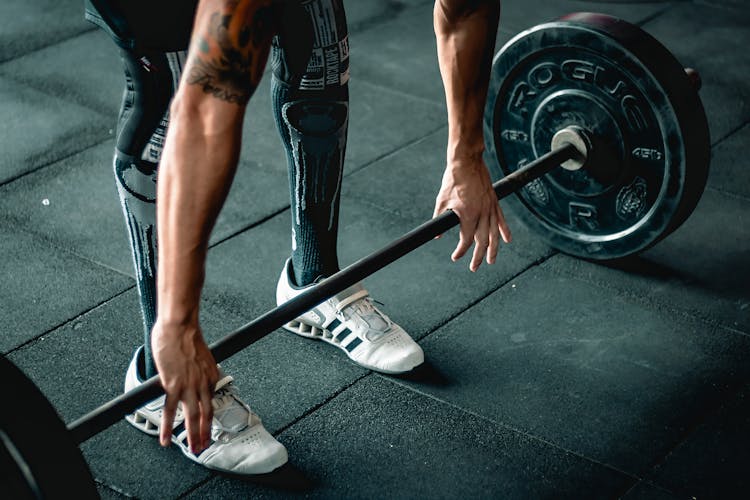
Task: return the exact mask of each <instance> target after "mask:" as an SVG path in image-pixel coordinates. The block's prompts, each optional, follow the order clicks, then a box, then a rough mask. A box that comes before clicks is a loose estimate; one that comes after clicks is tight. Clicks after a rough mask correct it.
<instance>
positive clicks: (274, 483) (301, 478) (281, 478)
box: [219, 462, 316, 493]
mask: <svg viewBox="0 0 750 500" xmlns="http://www.w3.org/2000/svg"><path fill="white" fill-rule="evenodd" d="M219 475H220V476H223V477H228V478H230V479H233V480H238V481H242V482H244V483H249V484H254V485H258V486H265V487H268V488H273V489H275V490H284V491H287V492H289V493H308V492H310V491H312V490H313V489H314V488H315V486H316V483H315V481H313V480H312V479H310V478H308V477H307V476H305V474H304V473H303V472H302V471H301V470H300V469H298V468H297V467H295V466H294V465H292V464H291V463H289V462H287V463H286V464H284V465H282V466H281V467H279V468H278V469H276V470H275V471H273V472H269V473H268V474H257V475H253V476H243V475H238V474H231V473H225V472H223V473H219Z"/></svg>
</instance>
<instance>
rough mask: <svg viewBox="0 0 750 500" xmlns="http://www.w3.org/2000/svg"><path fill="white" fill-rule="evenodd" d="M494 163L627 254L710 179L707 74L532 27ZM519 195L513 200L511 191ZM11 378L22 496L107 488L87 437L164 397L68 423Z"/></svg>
mask: <svg viewBox="0 0 750 500" xmlns="http://www.w3.org/2000/svg"><path fill="white" fill-rule="evenodd" d="M491 71H492V73H491V79H490V88H489V92H488V98H487V106H486V109H485V117H484V135H485V143H486V146H487V148H486V161H487V164H488V166H489V168H490V170H491V171H492V174H493V177H494V178H498V180H497V181H496V182H495V183H494V184H493V187H494V189H495V192H496V193H497V196H498V198H499V199H502V198H506V199H508V200H509V201H510V203H511V204H512V205H513V206H514V207H515V208H516V209H517V210H516V212H517V213H518V214H519V215H520V217H521V218H522V220H523V221H524V222H525V223H526V224H527V225H528V226H529V227H530V228H531V229H532V230H534V231H536V232H537V233H538V234H539V235H540V236H541V237H542V238H543V239H544V240H546V241H547V242H548V243H549V244H550V245H551V246H552V247H554V248H557V249H558V250H560V251H562V252H565V253H567V254H570V255H574V256H578V257H583V258H587V259H593V260H611V259H620V258H624V257H627V256H629V255H633V254H636V253H638V252H641V251H643V250H644V249H646V248H649V247H650V246H652V245H654V244H655V243H657V242H658V241H660V240H661V239H662V238H664V237H666V236H667V235H668V234H669V233H671V232H672V231H674V230H675V229H676V228H677V227H679V226H680V225H681V224H682V223H683V222H684V221H685V220H686V219H687V217H688V216H689V215H690V213H691V212H692V211H693V209H694V208H695V206H696V204H697V202H698V200H699V198H700V195H701V193H702V192H703V190H704V188H705V183H706V178H707V175H708V163H709V152H710V143H709V134H708V125H707V121H706V116H705V112H704V110H703V107H702V104H701V102H700V99H699V97H698V92H697V91H698V88H699V87H700V77H699V75H698V74H697V73H696V72H695V71H693V70H685V69H684V68H683V67H682V66H681V65H680V64H679V62H678V61H677V60H676V59H675V58H674V56H673V55H672V54H670V52H669V51H668V50H667V49H666V48H665V47H664V46H663V45H661V44H660V43H659V42H658V41H657V40H655V39H654V38H653V37H651V36H650V35H649V34H647V33H646V32H644V31H643V30H641V29H640V28H638V27H636V26H633V25H631V24H628V23H626V22H624V21H622V20H619V19H616V18H613V17H610V16H605V15H602V14H591V13H577V14H570V15H568V16H565V17H563V18H560V19H558V20H556V21H553V22H550V23H546V24H542V25H539V26H536V27H534V28H531V29H529V30H527V31H524V32H522V33H520V34H519V35H517V36H516V37H514V38H513V39H512V40H510V41H509V42H508V43H507V44H506V45H505V46H504V47H503V48H502V49H501V50H500V51H499V52H498V53H497V55H496V56H495V58H494V60H493V63H492V70H491ZM512 194H514V195H515V196H510V195H512ZM458 223H459V219H458V216H456V214H455V213H453V212H451V211H447V212H445V213H443V214H441V215H439V216H438V217H435V218H434V219H431V220H429V221H427V222H425V223H423V224H421V225H420V226H418V227H417V228H415V229H413V230H412V231H410V232H408V233H407V234H405V235H403V236H402V237H400V238H398V239H397V240H395V241H393V242H392V243H390V244H388V245H387V246H385V247H384V248H382V249H380V250H378V251H376V252H374V253H372V254H370V255H368V256H366V257H364V258H362V259H360V260H358V261H357V262H355V263H353V264H352V265H350V266H348V267H346V268H345V269H343V270H341V271H340V272H338V273H336V274H334V275H332V276H330V277H328V278H326V279H325V280H323V281H321V282H320V283H318V284H317V285H315V286H313V287H311V288H310V289H309V290H307V291H305V292H304V293H302V294H300V295H299V296H297V297H295V298H294V299H292V300H290V301H288V302H286V303H284V304H282V305H280V306H278V307H276V308H274V309H271V310H270V311H268V312H266V313H265V314H263V315H261V316H259V317H258V318H256V319H255V320H253V321H251V322H250V323H248V324H246V325H245V326H243V327H241V328H239V329H238V330H236V331H234V332H232V333H230V334H228V335H227V336H225V337H224V338H222V339H221V340H219V341H218V342H216V343H214V344H212V345H211V346H210V348H211V351H212V353H213V355H214V357H215V358H216V360H217V361H218V362H220V361H223V360H224V359H227V358H228V357H230V356H232V355H233V354H235V353H237V352H239V351H240V350H242V349H244V348H246V347H247V346H249V345H250V344H252V343H254V342H256V341H257V340H259V339H261V338H263V337H264V336H266V335H267V334H269V333H270V332H272V331H274V330H277V329H278V328H280V327H281V326H282V325H284V324H285V323H287V322H289V321H291V320H293V319H294V318H296V317H297V316H300V315H301V314H303V313H305V312H306V311H308V310H309V309H311V308H313V307H315V306H316V305H318V304H319V303H321V302H323V301H324V300H326V299H328V298H329V297H331V296H333V295H335V294H336V293H339V292H341V291H342V290H344V289H346V288H348V287H350V286H351V285H353V284H355V283H357V282H359V281H361V280H363V279H364V278H366V277H367V276H370V275H371V274H373V273H375V272H376V271H378V270H380V269H382V268H383V267H385V266H387V265H389V264H391V263H392V262H394V261H396V260H398V259H399V258H401V257H403V256H404V255H406V254H408V253H409V252H411V251H412V250H414V249H416V248H418V247H420V246H422V245H423V244H425V243H426V242H428V241H430V240H432V239H434V238H435V236H437V235H440V234H442V233H444V232H446V231H448V230H449V229H451V228H452V227H454V226H456V225H458ZM0 376H1V377H2V380H3V383H4V385H5V386H6V387H8V389H7V390H6V395H5V397H6V398H8V400H9V401H23V402H24V405H25V407H24V411H23V412H11V411H3V412H0V441H2V447H0V466H2V470H3V471H4V472H3V473H4V475H5V476H7V477H6V481H5V483H4V488H5V489H6V491H7V492H10V495H11V497H13V498H15V497H19V498H23V497H31V498H56V497H62V496H65V497H70V496H71V495H74V496H75V497H76V498H88V497H96V496H97V493H96V488H95V486H94V481H93V479H92V477H91V473H90V471H89V469H88V466H87V465H86V462H85V460H84V459H83V456H82V455H81V452H80V450H79V448H78V445H79V444H80V443H82V442H84V441H86V440H87V439H89V438H91V437H92V436H94V435H95V434H97V433H99V432H101V431H103V430H105V429H107V428H108V427H110V426H111V425H113V424H114V423H115V422H117V421H119V420H120V419H122V418H123V417H124V416H125V415H127V414H130V413H132V412H133V411H134V410H135V409H136V408H138V407H140V406H142V405H144V404H146V403H147V402H149V401H151V400H153V399H155V398H157V397H159V396H160V395H161V394H163V390H162V388H161V385H160V383H159V379H158V377H153V378H151V379H149V380H148V381H146V382H145V383H144V384H142V385H140V386H139V387H137V388H136V389H133V390H131V391H129V392H127V393H125V394H122V395H120V396H118V397H116V398H114V399H113V400H111V401H109V402H107V403H105V404H104V405H102V406H100V407H99V408H96V409H95V410H93V411H91V412H90V413H88V414H86V415H84V416H82V417H81V418H79V419H77V420H75V421H74V422H72V423H70V424H69V425H67V426H66V425H65V424H64V423H63V422H62V420H60V418H59V416H58V415H57V413H56V411H55V410H54V408H53V407H52V405H51V404H50V403H49V401H48V400H47V399H46V398H45V397H44V395H43V394H42V393H41V391H40V390H39V389H38V388H37V387H36V386H35V385H34V384H33V382H31V380H29V379H28V378H27V377H26V376H25V375H24V374H23V373H22V372H21V371H20V370H19V369H18V368H17V367H15V366H14V365H13V364H12V363H11V362H10V361H8V360H7V359H6V358H4V357H2V358H0Z"/></svg>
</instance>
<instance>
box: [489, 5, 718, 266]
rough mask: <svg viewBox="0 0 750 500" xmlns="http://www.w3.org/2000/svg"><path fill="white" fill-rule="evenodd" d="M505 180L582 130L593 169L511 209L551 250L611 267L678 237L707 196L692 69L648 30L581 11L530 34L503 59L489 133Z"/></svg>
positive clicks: (522, 195)
mask: <svg viewBox="0 0 750 500" xmlns="http://www.w3.org/2000/svg"><path fill="white" fill-rule="evenodd" d="M484 125H485V126H484V135H485V143H486V146H487V162H488V165H489V167H490V169H491V171H492V174H493V176H494V177H495V178H496V179H497V178H500V177H502V176H504V175H507V174H509V173H510V172H512V171H514V170H516V169H517V168H519V167H520V166H521V165H523V164H524V163H527V162H529V161H531V160H533V159H534V158H536V157H538V156H541V155H542V154H544V153H546V152H548V151H549V150H550V142H551V139H552V136H553V135H554V133H555V132H556V131H557V130H559V129H561V128H564V127H566V126H570V125H577V126H579V127H581V128H583V129H584V130H586V131H588V132H589V133H590V134H591V135H592V136H593V137H594V138H595V140H594V144H595V146H594V152H593V154H592V155H591V157H590V158H589V162H587V166H586V168H585V169H582V170H578V171H573V172H571V171H567V170H563V169H556V170H555V171H553V172H551V173H549V174H547V175H546V176H545V177H543V178H541V179H538V180H536V181H533V182H532V183H530V184H529V185H527V186H526V187H524V188H523V189H522V190H520V191H519V192H518V193H516V194H517V196H514V197H509V198H508V199H509V200H510V203H511V204H512V205H514V206H515V207H517V208H520V207H519V205H518V202H520V204H521V205H522V209H521V210H516V212H518V213H519V215H520V217H521V218H522V219H523V220H524V222H525V223H526V224H527V225H529V226H530V227H531V228H532V229H534V230H535V231H536V232H537V233H539V234H540V235H541V236H542V237H543V238H544V239H545V240H547V242H548V243H549V244H550V245H551V246H553V247H555V248H557V249H559V250H561V251H563V252H565V253H568V254H571V255H575V256H578V257H583V258H587V259H595V260H609V259H617V258H621V257H625V256H628V255H632V254H635V253H637V252H640V251H642V250H644V249H646V248H648V247H650V246H651V245H653V244H655V243H656V242H658V241H659V240H661V239H662V238H663V237H665V236H666V235H668V234H669V233H670V232H672V231H674V230H675V229H676V228H677V227H678V226H679V225H680V224H682V222H684V220H685V219H686V218H687V217H688V215H690V213H691V212H692V211H693V209H694V208H695V205H696V204H697V202H698V200H699V199H700V196H701V194H702V193H703V190H704V188H705V183H706V178H707V175H708V162H709V151H710V143H709V135H708V125H707V121H706V116H705V112H704V111H703V107H702V105H701V102H700V99H699V98H698V95H697V90H696V89H695V88H694V87H693V86H692V84H691V82H690V79H689V78H688V77H687V75H686V74H685V71H684V69H683V67H682V66H681V65H680V64H679V62H677V60H676V59H675V58H674V56H673V55H672V54H670V53H669V51H668V50H667V49H666V48H664V47H663V46H662V45H661V44H660V43H659V42H658V41H657V40H655V39H654V38H653V37H651V36H650V35H649V34H647V33H646V32H644V31H643V30H641V29H640V28H638V27H636V26H633V25H630V24H628V23H626V22H624V21H621V20H619V19H616V18H613V17H610V16H605V15H601V14H590V13H579V14H571V15H569V16H566V17H565V18H563V19H560V20H557V21H554V22H550V23H546V24H542V25H540V26H537V27H534V28H532V29H530V30H527V31H525V32H522V33H521V34H519V35H518V36H516V37H515V38H513V39H512V40H511V41H510V42H508V43H507V44H506V45H505V46H504V47H503V48H502V49H501V50H500V51H499V52H498V54H497V55H496V56H495V59H494V61H493V65H492V78H491V81H490V88H489V92H488V99H487V108H486V112H485V124H484Z"/></svg>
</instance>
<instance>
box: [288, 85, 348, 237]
mask: <svg viewBox="0 0 750 500" xmlns="http://www.w3.org/2000/svg"><path fill="white" fill-rule="evenodd" d="M282 117H283V120H284V123H285V124H286V126H287V130H288V133H289V143H290V144H289V145H290V150H291V152H292V157H293V162H292V163H293V165H292V167H293V168H294V170H295V171H294V172H293V179H294V181H295V182H294V183H293V185H292V189H293V195H294V199H293V202H294V203H293V205H294V207H293V208H294V212H295V214H294V216H295V223H296V224H298V225H299V224H300V223H301V217H302V212H304V211H306V210H308V208H313V207H319V208H320V209H323V210H325V212H327V214H321V215H324V216H325V220H324V221H323V220H322V221H321V222H324V224H325V229H326V230H328V231H330V230H332V229H333V225H334V222H335V218H336V217H335V216H336V213H335V212H336V210H337V208H338V198H339V190H340V188H341V177H342V169H341V168H340V166H341V165H343V163H344V154H345V152H346V132H347V123H348V103H346V102H345V101H329V102H326V101H313V100H306V101H293V102H289V103H286V104H284V105H283V107H282Z"/></svg>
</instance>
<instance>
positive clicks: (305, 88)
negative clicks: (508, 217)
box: [87, 0, 510, 474]
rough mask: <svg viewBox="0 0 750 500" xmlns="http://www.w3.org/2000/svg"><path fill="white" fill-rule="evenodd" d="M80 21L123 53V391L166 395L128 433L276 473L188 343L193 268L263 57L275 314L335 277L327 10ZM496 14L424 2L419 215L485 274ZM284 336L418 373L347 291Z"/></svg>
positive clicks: (340, 110)
mask: <svg viewBox="0 0 750 500" xmlns="http://www.w3.org/2000/svg"><path fill="white" fill-rule="evenodd" d="M193 9H195V11H194V10H193ZM193 13H194V24H193V26H192V36H191V35H190V33H191V29H190V22H191V21H192V20H193ZM87 16H88V17H89V19H91V20H92V21H94V22H96V23H98V24H99V25H101V26H103V27H104V28H105V29H107V30H108V31H109V32H110V34H112V36H113V38H114V39H115V41H116V42H117V43H118V45H120V47H121V48H122V49H123V51H122V54H123V61H124V64H125V71H126V77H127V87H126V92H125V96H124V98H123V105H122V111H121V113H120V123H119V127H118V133H117V144H116V150H115V160H114V167H115V174H116V175H115V177H116V181H117V184H118V190H119V193H120V198H121V201H122V205H123V213H124V215H125V217H126V220H127V222H128V227H129V234H130V238H131V244H132V249H133V256H134V262H135V266H136V272H137V279H138V288H139V292H140V298H141V308H142V312H143V318H144V326H145V331H146V341H145V344H144V346H143V348H141V349H139V350H138V351H137V352H136V355H135V356H134V358H133V361H132V362H131V365H130V368H129V370H128V373H127V375H126V384H125V388H126V390H127V389H130V388H132V387H135V386H137V385H138V384H140V383H142V381H143V380H145V379H146V378H148V377H150V376H153V375H155V374H157V373H158V375H159V376H160V379H161V382H162V385H163V386H164V389H165V393H166V396H165V398H161V399H159V400H157V401H155V402H153V403H151V404H150V405H147V406H145V407H143V408H141V409H139V410H138V411H137V412H136V413H135V414H134V415H132V416H130V417H128V420H129V421H130V422H131V423H132V424H133V425H135V426H136V427H138V428H139V429H140V430H142V431H144V432H147V433H149V434H152V435H157V434H159V435H160V440H161V443H162V445H164V446H166V445H168V444H169V443H170V442H174V443H176V444H178V445H179V446H180V447H181V449H182V450H183V452H184V453H185V455H186V456H188V457H189V458H190V459H192V460H194V461H196V462H198V463H201V464H203V465H205V466H206V467H209V468H212V469H216V470H221V471H227V472H233V473H239V474H258V473H265V472H269V471H271V470H274V469H275V468H277V467H279V466H281V465H282V464H284V463H285V462H286V460H287V454H286V450H285V449H284V447H283V445H281V444H280V443H279V442H278V441H276V440H275V439H274V438H273V437H272V436H271V435H270V434H269V433H268V432H267V431H266V430H265V429H264V428H263V425H262V423H261V422H260V419H259V418H258V417H257V416H256V415H255V414H254V413H253V412H252V411H251V410H250V408H249V407H248V406H247V405H245V404H244V403H243V402H242V401H241V400H240V399H239V397H238V396H237V394H236V392H235V389H234V386H233V384H232V378H231V377H229V376H225V375H224V374H222V373H220V372H219V370H218V368H217V366H216V363H215V360H214V359H213V357H212V355H211V352H210V351H209V350H208V348H207V346H206V344H205V342H204V340H203V335H202V332H201V327H200V324H199V313H198V307H199V301H200V294H201V288H202V285H203V280H204V265H205V259H206V253H207V249H208V239H209V235H210V232H211V230H212V228H213V225H214V223H215V221H216V218H217V216H218V213H219V211H220V209H221V206H222V204H223V202H224V199H225V197H226V195H227V192H228V190H229V187H230V184H231V182H232V177H233V175H234V171H235V169H236V166H237V162H238V156H239V151H240V140H241V134H242V123H243V118H244V114H245V109H246V105H247V102H248V101H249V99H250V98H251V96H252V94H253V92H254V90H255V88H256V87H257V85H258V83H259V81H260V79H261V76H262V73H263V70H264V67H265V64H266V59H267V58H268V54H269V52H271V53H272V55H271V59H272V66H273V76H272V79H273V80H272V85H271V87H272V96H273V99H272V101H273V111H274V114H275V116H276V122H277V125H278V128H279V133H280V135H281V139H282V142H283V143H284V145H285V147H286V151H287V156H288V158H287V161H288V165H289V179H290V190H291V215H292V253H291V257H290V259H289V260H288V261H287V262H286V264H285V265H284V268H283V271H282V273H281V276H280V278H279V283H278V286H277V291H276V295H277V302H278V303H282V302H284V301H286V300H289V299H291V298H292V297H294V296H296V295H298V294H299V293H302V291H304V290H305V289H306V288H307V287H309V286H312V285H313V284H314V283H315V281H316V280H318V279H320V278H322V277H326V276H330V275H331V274H333V273H335V272H336V271H338V269H339V268H338V259H337V256H336V238H337V231H338V206H339V196H340V188H341V179H342V168H343V161H344V152H345V148H346V133H347V124H348V85H347V83H348V79H349V46H348V37H347V29H346V21H345V14H344V8H343V5H342V1H341V0H277V1H273V0H200V1H199V2H197V8H196V1H195V0H193V1H186V0H182V1H180V0H169V1H167V0H165V1H163V2H159V3H154V2H145V1H133V0H130V1H126V0H117V1H116V0H88V5H87ZM498 18H499V1H476V0H474V1H462V0H438V1H437V2H436V3H435V9H434V23H435V32H436V35H437V39H438V59H439V63H440V69H441V75H442V78H443V82H444V86H445V91H446V99H447V104H448V119H449V138H448V159H447V167H446V170H445V174H444V176H443V180H442V186H441V188H440V192H439V194H438V197H437V201H436V205H435V214H439V213H441V212H443V211H444V210H447V209H452V210H453V211H454V212H456V213H457V215H458V216H459V218H460V220H461V229H460V240H459V243H458V245H457V247H456V250H455V251H454V252H453V254H452V258H453V259H454V260H457V259H459V258H460V257H461V256H462V255H464V254H465V253H466V252H467V251H468V250H469V249H470V248H471V246H472V244H474V251H473V255H472V258H471V262H470V269H471V270H472V271H475V270H476V269H477V267H478V266H479V265H480V264H481V262H482V260H483V259H485V258H486V260H487V262H488V263H493V262H494V260H495V257H496V254H497V248H498V244H499V241H500V238H501V237H502V239H503V240H505V241H506V242H507V241H509V240H510V233H509V231H508V229H507V226H506V224H505V221H504V219H503V215H502V212H501V211H500V208H499V206H498V203H497V199H496V196H495V193H494V191H493V190H492V187H491V182H490V177H489V174H488V171H487V168H486V166H485V165H484V163H483V161H482V152H483V150H484V143H483V137H482V113H483V108H484V101H485V97H486V92H487V83H488V75H489V66H490V60H491V56H492V52H493V44H494V37H495V33H496V30H497V23H498ZM189 38H190V44H189V47H190V48H189V52H187V53H186V52H185V50H184V49H185V48H186V47H188V39H189ZM405 61H406V55H405ZM178 82H179V85H178ZM170 103H171V104H170ZM167 124H168V125H169V126H168V127H167ZM157 164H158V165H159V182H158V188H157V186H156V170H157ZM156 199H158V200H159V203H158V217H157V216H156V212H155V203H154V202H155V200H156ZM156 219H158V224H157V223H156ZM157 225H158V228H159V231H158V261H159V265H158V269H157V266H156V245H155V240H154V238H155V234H156V231H155V227H156V226H157ZM157 274H158V279H156V275H157ZM157 283H158V287H157V286H156V284H157ZM157 288H158V289H157ZM157 295H158V300H156V297H157ZM156 302H158V304H159V307H158V316H157V315H156V314H155V313H156V307H155V305H156ZM285 328H286V329H288V330H290V331H292V332H294V333H297V334H298V335H301V336H303V337H308V338H316V339H321V340H324V341H326V342H329V343H331V344H333V345H336V346H337V347H339V348H341V349H342V350H343V351H344V352H346V354H347V355H348V356H349V357H350V358H351V359H352V360H353V361H354V362H356V363H358V364H360V365H361V366H364V367H366V368H369V369H372V370H377V371H380V372H384V373H404V372H407V371H409V370H411V369H413V368H414V367H416V366H418V365H419V364H421V363H422V362H423V360H424V354H423V352H422V350H421V348H420V347H419V346H418V345H417V344H416V343H415V342H414V341H413V340H412V339H411V337H409V335H408V334H407V333H406V332H404V330H403V329H402V328H401V327H400V326H398V325H397V324H395V323H394V322H393V321H391V320H390V319H389V318H388V316H386V315H385V314H384V313H383V312H382V311H380V310H379V309H378V308H377V307H376V306H375V305H374V303H373V302H372V300H371V299H370V297H369V294H368V293H367V291H366V290H365V289H364V287H362V285H357V286H354V287H352V288H350V289H348V290H346V291H344V292H342V293H340V294H338V295H337V296H335V297H332V298H331V299H329V300H327V301H326V302H324V303H323V304H320V305H319V306H317V307H316V308H314V309H313V310H311V311H310V312H308V313H306V314H305V315H303V316H301V317H300V318H297V320H295V321H293V322H291V323H289V324H288V325H286V327H285ZM149 334H150V335H149ZM178 403H181V406H178Z"/></svg>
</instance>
